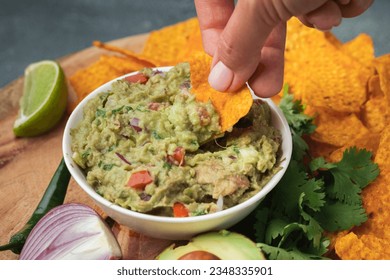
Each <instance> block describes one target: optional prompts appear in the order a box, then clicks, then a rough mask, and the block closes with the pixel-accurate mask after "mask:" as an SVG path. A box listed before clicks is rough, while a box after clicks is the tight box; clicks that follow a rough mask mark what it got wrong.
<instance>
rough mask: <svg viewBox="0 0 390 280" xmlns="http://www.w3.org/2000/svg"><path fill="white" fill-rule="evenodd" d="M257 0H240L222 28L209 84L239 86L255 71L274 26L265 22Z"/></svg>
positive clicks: (220, 88)
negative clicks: (256, 4)
mask: <svg viewBox="0 0 390 280" xmlns="http://www.w3.org/2000/svg"><path fill="white" fill-rule="evenodd" d="M254 2H255V1H238V2H237V5H236V7H235V9H234V12H233V14H232V15H231V17H230V19H229V21H228V23H227V24H226V26H225V28H224V30H223V31H222V33H221V35H220V37H219V41H218V46H217V48H216V51H215V53H214V57H213V64H212V69H211V72H210V75H209V83H210V85H211V86H212V87H213V88H215V89H216V90H218V91H235V90H237V89H239V88H240V87H241V86H242V85H243V84H245V82H246V81H247V80H248V79H249V78H250V77H251V76H252V74H253V73H254V72H255V70H256V68H257V66H258V65H259V62H260V58H261V49H262V46H263V45H264V42H265V41H266V38H267V37H268V35H269V34H270V33H271V31H272V29H273V26H271V25H268V24H265V23H264V22H262V16H261V15H258V13H257V10H259V9H258V8H256V7H251V4H253V3H254ZM259 2H261V1H259Z"/></svg>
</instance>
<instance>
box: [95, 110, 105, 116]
mask: <svg viewBox="0 0 390 280" xmlns="http://www.w3.org/2000/svg"><path fill="white" fill-rule="evenodd" d="M105 116H106V111H105V110H103V109H97V110H96V117H102V118H104V117H105Z"/></svg>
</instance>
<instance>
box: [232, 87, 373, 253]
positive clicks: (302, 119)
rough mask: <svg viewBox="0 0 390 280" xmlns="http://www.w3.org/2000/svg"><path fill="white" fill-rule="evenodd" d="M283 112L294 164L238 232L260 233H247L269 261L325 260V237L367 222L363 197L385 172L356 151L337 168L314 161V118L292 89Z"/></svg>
mask: <svg viewBox="0 0 390 280" xmlns="http://www.w3.org/2000/svg"><path fill="white" fill-rule="evenodd" d="M279 107H280V108H281V110H282V111H283V113H284V115H285V117H286V119H287V121H288V123H289V126H290V129H291V133H292V138H293V156H292V159H291V162H290V164H289V166H288V168H287V170H286V173H285V175H284V176H283V178H282V179H281V181H280V182H279V183H278V185H277V186H276V187H275V188H274V190H273V191H272V192H271V193H269V194H268V195H267V197H266V198H265V199H264V200H263V201H262V203H261V204H260V205H259V206H258V207H257V209H256V210H255V211H254V212H253V213H252V214H251V215H250V216H249V217H248V218H247V219H246V220H244V221H243V223H242V224H241V226H240V225H238V226H236V227H235V229H239V228H244V227H243V226H242V225H245V226H247V225H248V224H252V225H253V227H254V233H251V232H249V231H248V230H241V231H242V233H244V234H246V235H248V236H249V237H251V238H253V239H255V241H256V242H257V243H258V247H259V248H260V249H261V250H262V251H263V252H264V253H265V254H266V256H267V257H268V259H322V258H325V254H326V252H327V250H328V246H329V243H330V242H329V240H328V238H327V237H326V236H325V234H324V233H325V231H328V232H333V231H340V230H347V229H350V228H352V227H353V226H358V225H360V224H362V223H363V222H365V221H366V220H367V214H366V212H365V209H364V207H363V204H362V199H361V196H360V193H361V191H362V189H363V188H364V187H366V186H367V185H368V184H369V183H371V182H372V181H374V180H375V178H376V177H377V176H378V174H379V169H378V166H377V165H376V164H374V163H373V162H372V161H371V156H372V154H371V153H370V152H368V151H366V150H364V149H363V150H359V149H357V148H355V147H353V148H350V149H347V150H346V151H345V152H344V154H343V158H342V159H341V160H340V161H339V162H335V163H330V162H327V161H326V160H325V159H324V158H322V157H320V158H314V159H313V158H310V156H309V153H308V145H307V143H306V142H305V140H304V138H303V137H304V135H307V134H311V133H313V132H314V130H315V125H314V124H313V118H312V117H309V116H307V115H305V114H304V113H303V111H304V106H303V105H302V104H301V102H300V101H299V100H294V98H293V95H292V94H289V93H288V87H285V89H284V94H283V97H282V100H281V102H280V103H279ZM304 162H305V163H304ZM246 229H248V227H246ZM245 231H246V232H245Z"/></svg>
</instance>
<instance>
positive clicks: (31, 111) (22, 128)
mask: <svg viewBox="0 0 390 280" xmlns="http://www.w3.org/2000/svg"><path fill="white" fill-rule="evenodd" d="M67 95H68V90H67V85H66V80H65V75H64V72H63V70H62V69H61V67H60V65H59V64H58V63H57V62H55V61H51V60H43V61H39V62H36V63H33V64H30V65H29V66H28V67H27V68H26V70H25V73H24V88H23V95H22V98H21V99H20V109H19V115H18V118H17V119H16V120H15V123H14V129H13V130H14V134H15V135H16V136H21V137H29V136H37V135H40V134H43V133H45V132H47V131H49V130H50V129H51V128H53V127H54V126H55V125H56V124H57V123H58V122H59V121H60V120H61V117H62V115H63V114H64V112H65V109H66V104H67Z"/></svg>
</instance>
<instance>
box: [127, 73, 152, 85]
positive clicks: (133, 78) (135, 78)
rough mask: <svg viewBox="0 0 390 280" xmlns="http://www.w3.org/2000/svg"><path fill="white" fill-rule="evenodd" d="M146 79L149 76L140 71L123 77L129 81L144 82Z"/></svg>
mask: <svg viewBox="0 0 390 280" xmlns="http://www.w3.org/2000/svg"><path fill="white" fill-rule="evenodd" d="M148 80H149V78H148V77H147V76H145V75H144V74H142V73H137V74H135V75H131V76H128V77H125V81H128V82H129V83H140V84H146V82H147V81H148Z"/></svg>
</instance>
